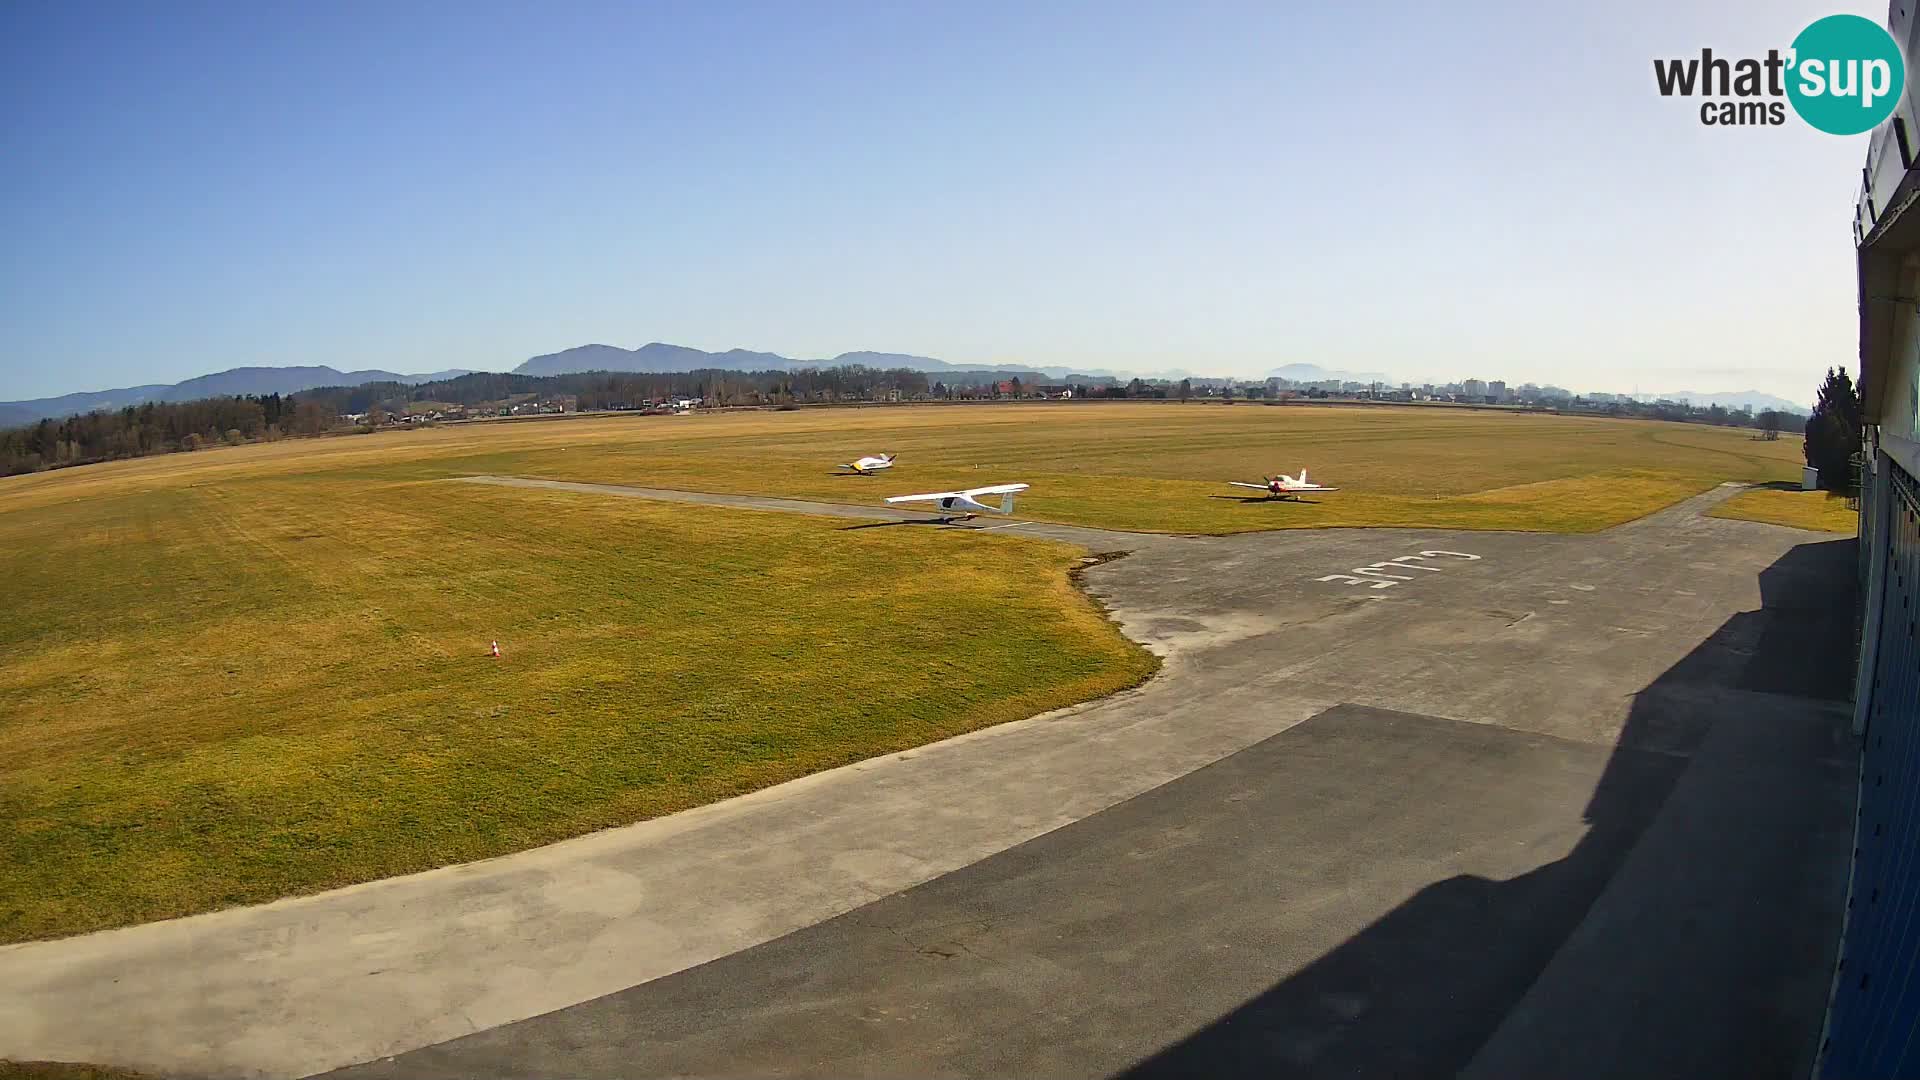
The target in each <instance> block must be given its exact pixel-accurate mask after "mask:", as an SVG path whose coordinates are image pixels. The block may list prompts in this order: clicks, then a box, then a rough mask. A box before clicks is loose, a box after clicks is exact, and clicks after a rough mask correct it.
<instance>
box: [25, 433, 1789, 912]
mask: <svg viewBox="0 0 1920 1080" xmlns="http://www.w3.org/2000/svg"><path fill="white" fill-rule="evenodd" d="M880 450H888V451H895V452H898V453H899V454H900V455H901V457H900V461H901V465H900V467H899V468H897V469H895V470H893V471H891V472H889V473H886V474H882V475H881V476H877V477H847V476H838V475H835V473H836V471H837V470H836V469H835V468H834V466H835V465H836V464H838V463H839V462H843V461H848V460H852V458H853V457H855V456H858V455H859V454H862V453H869V452H875V451H880ZM1798 455H1799V447H1798V444H1797V443H1795V442H1792V441H1788V440H1782V441H1781V442H1777V443H1763V442H1759V441H1757V440H1753V439H1750V438H1748V437H1747V436H1745V435H1744V434H1743V433H1739V432H1734V431H1726V430H1714V429H1707V428H1695V427H1686V426H1677V425H1669V424H1654V423H1642V422H1622V421H1609V420H1580V419H1568V418H1559V417H1543V416H1521V415H1512V414H1502V413H1475V412H1449V411H1440V410H1392V409H1341V408H1302V407H1287V408H1263V407H1255V406H1246V405H1240V406H1234V407H1230V408H1223V407H1217V406H1213V407H1208V406H1199V405H1189V406H1180V405H1129V404H1119V405H1090V404H1072V405H1063V406H1062V405H1050V406H1012V407H966V408H918V409H874V410H817V411H811V412H806V411H802V412H790V413H756V414H742V415H722V416H692V417H637V416H634V417H615V418H603V419H583V420H564V421H548V422H534V423H504V424H501V423H496V424H480V425H462V426H445V427H440V428H435V429H430V430H419V431H395V432H382V433H379V434H375V435H367V436H348V437H339V438H330V439H321V440H298V441H288V442H283V443H277V444H271V445H259V446H248V447H236V448H223V449H216V450H209V451H203V452H199V453H194V454H190V455H176V456H172V457H165V458H149V459H143V460H138V461H128V462H118V463H113V464H109V465H103V466H91V467H86V468H80V469H71V470H62V471H58V472H52V473H45V474H40V475H35V476H25V477H14V478H9V479H6V480H0V580H4V581H5V582H6V583H7V593H6V597H7V603H6V605H5V607H4V609H0V941H13V940H21V939H25V938H32V937H43V936H49V935H57V934H65V933H72V932H76V931H81V930H89V929H95V928H100V927H106V926H114V925H120V924H123V923H127V922H131V921H138V920H143V919H151V918H158V917H163V916H168V915H176V914H182V913H186V912H191V911H200V910H206V909H208V908H213V907H218V906H221V905H225V904H234V903H245V902H251V901H256V900H264V899H269V898H272V897H276V896H281V895H286V894H289V893H297V892H303V891H309V890H313V889H319V888H325V887H328V886H332V885H339V884H345V883H348V882H353V881H361V880H366V879H369V878H373V877H379V876H385V875H389V874H395V873H401V872H405V871H409V870H415V869H421V868H424V867H429V866H434V865H439V864H443V863H446V862H451V861H458V860H462V859H471V858H478V857H483V856H487V855H494V854H499V853H502V852H506V851H512V850H516V849H519V848H524V847H527V846H530V845H534V844H539V843H542V842H545V841H548V840H552V839H556V838H559V837H562V836H566V835H571V834H575V833H578V832H581V831H584V830H588V829H593V828H598V827H601V826H606V825H614V824H619V823H623V822H629V821H633V820H636V819H639V818H643V817H646V816H649V815H653V814H659V813H664V812H667V811H671V810H674V809H678V808H680V807H684V806H688V805H692V804H695V803H699V802H703V801H708V800H712V799H716V798H721V797H724V796H726V795H729V794H733V793H736V792H740V791H744V790H748V789H750V788H754V787H758V786H763V785H766V784H770V783H775V782H778V781H780V780H783V779H786V778H789V777H793V776H797V775H801V774H803V773H806V772H810V771H814V770H817V769H821V768H826V767H830V766H833V765H837V764H841V763H844V762H847V761H852V760H857V759H859V758H861V757H865V756H868V755H871V754H876V753H882V752H886V751H889V750H893V749H898V748H902V747H906V746H912V745H916V744H919V743H923V742H926V741H929V740H931V739H937V738H940V737H943V736H945V735H950V734H953V733H956V732H959V731H965V730H968V729H971V728H975V727H979V726H981V725H985V724H991V723H997V722H1000V721H1004V720H1007V719H1011V718H1014V717H1018V716H1025V715H1030V714H1032V713H1034V712H1037V711H1040V710H1043V709H1046V708H1049V707H1052V706H1055V705H1061V704H1065V703H1068V702H1071V701H1077V700H1083V699H1085V698H1088V697H1091V696H1096V695H1099V694H1102V693H1105V692H1108V691H1111V690H1113V689H1116V688H1118V687H1121V686H1125V685H1129V684H1131V683H1133V682H1136V681H1138V680H1139V679H1140V678H1142V677H1143V676H1144V675H1145V673H1146V672H1147V671H1148V670H1150V668H1151V665H1152V660H1151V658H1150V657H1148V656H1146V654H1144V653H1143V652H1141V651H1140V650H1138V649H1137V648H1135V647H1133V646H1132V645H1130V644H1128V643H1127V642H1125V641H1124V640H1123V639H1122V638H1121V637H1120V636H1119V635H1118V633H1117V632H1116V631H1115V630H1114V629H1113V627H1112V626H1111V625H1109V624H1108V623H1107V622H1106V621H1105V620H1104V619H1103V618H1102V617H1101V616H1100V615H1099V614H1098V612H1097V611H1095V610H1094V608H1093V607H1092V605H1091V604H1090V603H1089V602H1088V601H1087V600H1086V599H1085V598H1084V597H1083V596H1081V595H1080V594H1079V593H1078V592H1077V591H1075V590H1073V589H1072V588H1071V586H1070V585H1069V584H1068V581H1067V578H1066V570H1067V567H1068V566H1069V565H1070V564H1071V560H1072V558H1073V555H1074V552H1073V551H1072V550H1071V549H1068V548H1065V547H1063V546H1058V545H1049V544H1040V543H1035V542H1031V541H1023V540H1019V539H1016V538H1013V537H1009V536H1005V535H1003V534H995V535H991V536H983V535H979V534H973V533H955V532H945V531H931V530H925V531H923V530H899V529H877V530H848V529H846V528H845V523H844V522H839V521H829V520H825V519H813V518H804V517H786V516H782V515H770V514H754V515H743V514H738V513H735V512H732V511H728V510H724V509H715V508H703V507H692V506H684V505H675V504H651V503H646V502H642V501H634V500H623V499H593V498H584V497H580V496H574V495H563V494H555V493H550V492H538V491H527V490H519V489H504V488H481V487H475V486H471V485H464V484H453V483H447V482H445V481H446V480H447V479H448V478H452V477H457V476H463V475H470V474H474V473H496V474H506V475H520V476H537V477H550V478H555V479H567V480H583V481H600V482H611V483H622V484H636V485H653V486H664V487H684V488H694V489H704V490H712V491H730V492H748V493H772V494H779V495H790V496H800V497H813V498H825V499H831V500H835V501H841V502H851V503H875V502H878V501H879V500H880V499H881V498H882V497H883V496H885V495H888V494H896V493H900V492H904V491H925V490H936V489H939V488H942V487H950V486H970V485H974V484H981V483H989V482H996V481H1004V480H1015V479H1017V480H1025V481H1027V482H1029V483H1031V484H1033V485H1034V491H1033V497H1032V498H1031V499H1029V500H1026V501H1023V502H1022V504H1021V511H1022V513H1023V515H1028V514H1030V515H1032V516H1037V517H1040V518H1043V519H1051V520H1061V521H1069V522H1077V523H1084V524H1091V525H1103V526H1107V527H1113V528H1123V529H1165V530H1176V531H1196V532H1202V531H1204V532H1232V531H1240V530H1246V529H1256V528H1271V527H1276V526H1287V527H1295V526H1316V525H1379V524H1400V525H1448V526H1458V527H1465V528H1488V529H1511V528H1530V529H1551V530H1561V531H1580V530H1585V529H1593V528H1600V527H1604V526H1606V525H1610V524H1614V523H1616V522H1619V521H1624V520H1628V519H1630V518H1633V517H1637V516H1639V515H1641V514H1645V513H1647V512H1650V511H1652V510H1655V509H1658V508H1659V507H1660V506H1664V505H1667V504H1669V503H1671V502H1673V501H1675V500H1677V499H1679V498H1682V497H1684V496H1686V495H1688V494H1691V493H1692V492H1695V491H1698V490H1702V489H1704V488H1706V487H1708V486H1711V485H1712V484H1714V483H1718V482H1720V481H1721V480H1725V479H1746V480H1771V479H1781V478H1784V477H1786V476H1790V475H1793V474H1794V472H1795V471H1796V470H1797V464H1796V462H1797V459H1798ZM1302 465H1306V466H1309V467H1310V468H1311V469H1312V470H1313V475H1314V477H1315V478H1316V479H1319V480H1321V481H1323V482H1326V483H1332V484H1338V485H1340V486H1341V487H1342V488H1343V489H1344V490H1342V491H1341V492H1340V493H1338V494H1335V495H1330V496H1325V497H1323V498H1321V499H1319V500H1318V501H1317V502H1310V503H1303V504H1292V503H1266V502H1259V501H1255V502H1245V501H1242V500H1241V499H1239V498H1238V497H1236V495H1237V492H1238V489H1233V488H1228V487H1226V486H1225V483H1224V482H1225V481H1226V480H1229V479H1248V478H1253V477H1257V476H1258V475H1260V474H1261V473H1271V472H1275V471H1279V470H1282V469H1284V470H1286V471H1289V472H1291V471H1296V470H1298V469H1299V468H1300V467H1301V466H1302ZM495 638H498V639H499V640H500V641H501V642H502V644H503V646H504V647H505V649H506V651H507V657H506V659H505V660H504V661H502V662H499V663H495V662H493V661H491V660H488V659H486V658H485V656H484V654H483V650H484V648H485V645H486V643H487V642H488V641H490V640H492V639H495Z"/></svg>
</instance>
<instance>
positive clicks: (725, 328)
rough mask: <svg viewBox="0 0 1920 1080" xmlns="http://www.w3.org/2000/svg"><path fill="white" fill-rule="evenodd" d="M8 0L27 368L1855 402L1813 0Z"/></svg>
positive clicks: (1853, 165) (1844, 179) (20, 325)
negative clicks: (855, 374) (653, 352)
mask: <svg viewBox="0 0 1920 1080" xmlns="http://www.w3.org/2000/svg"><path fill="white" fill-rule="evenodd" d="M1290 7H1291V5H1284V4H1272V3H1255V4H1215V3H1180V4H1173V3H1168V4H1153V5H1135V4H1124V3H1100V4H1091V3H1089V4H1071V5H1070V4H1011V3H1010V4H983V3H967V4H958V3H954V4H942V5H935V4H898V5H883V4H878V3H814V4H801V3H768V4H715V3H661V4H643V3H620V4H605V5H599V4H587V3H562V4H553V5H533V4H486V3H461V4H431V3H402V4H376V3H356V2H348V3H338V4H326V5H320V4H309V5H290V4H251V5H242V4H239V3H229V4H199V5H194V4H185V3H178V4H146V3H140V4H125V5H122V4H105V3H85V2H79V3H47V2H37V0H20V2H16V3H12V4H7V5H4V6H0V102H4V107H0V147H5V154H4V161H5V163H4V165H0V228H4V235H5V236H6V245H5V249H4V250H5V257H4V258H0V399H17V398H27V397H38V396H45V395H52V394H58V393H65V392H68V391H73V390H83V389H102V388H106V387H111V386H124V385H132V384H139V383H148V382H172V381H176V380H179V379H182V378H186V377H189V376H192V375H197V374H203V373H205V372H209V371H215V370H220V369H223V368H228V367H234V366H239V365H243V364H271V365H287V364H330V365H332V366H334V367H338V368H342V369H351V368H369V367H378V368H386V369H389V370H399V371H428V370H434V369H439V368H445V367H471V368H486V369H494V370H504V369H507V368H511V367H512V366H513V365H515V364H517V363H519V362H520V361H521V360H523V359H525V358H526V357H528V356H529V355H533V354H535V353H542V352H550V351H554V350H557V349H561V348H565V347H568V346H571V345H578V344H584V343H587V342H607V343H610V344H616V345H622V346H628V347H632V346H637V345H640V344H643V343H645V342H647V341H653V340H660V341H669V342H674V343H676V344H684V345H693V346H697V347H701V348H708V349H725V348H732V347H745V348H752V349H765V350H770V351H775V352H781V353H785V354H787V355H791V356H806V357H812V356H831V355H833V354H836V353H839V352H843V351H847V350H854V349H881V350H890V351H901V352H914V353H920V354H924V355H930V356H937V357H941V358H945V359H949V360H954V361H965V362H974V361H978V362H995V363H999V362H1022V363H1031V364H1034V365H1043V364H1046V365H1051V364H1064V365H1070V366H1081V367H1110V368H1120V369H1136V370H1141V369H1156V368H1170V367H1180V368H1187V369H1191V370H1195V371H1202V372H1208V373H1221V374H1235V375H1255V374H1259V373H1262V372H1264V371H1265V370H1266V369H1268V368H1270V367H1274V366H1277V365H1280V364H1284V363H1295V362H1310V363H1319V364H1322V365H1325V366H1329V367H1342V368H1349V369H1365V370H1383V371H1387V372H1390V373H1392V374H1394V375H1396V376H1399V377H1404V378H1410V379H1416V380H1425V379H1453V378H1463V377H1467V376H1478V377H1481V378H1499V377H1504V378H1506V379H1508V380H1509V381H1511V382H1515V383H1518V382H1521V381H1527V380H1532V381H1540V382H1555V383H1559V384H1561V385H1565V386H1571V387H1574V388H1576V389H1605V390H1631V389H1634V388H1636V387H1638V388H1639V389H1641V390H1645V391H1654V390H1679V389H1694V390H1737V389H1746V388H1750V387H1753V388H1758V389H1761V390H1766V391H1770V392H1774V393H1779V394H1782V395H1785V396H1788V397H1791V398H1793V399H1795V400H1802V399H1810V398H1811V397H1812V393H1813V389H1814V387H1815V385H1816V383H1817V380H1818V376H1819V374H1820V373H1821V372H1822V371H1823V370H1824V369H1825V368H1826V366H1827V365H1829V364H1848V365H1849V366H1851V364H1852V362H1853V355H1854V332H1855V330H1854V327H1855V322H1854V305H1855V299H1854V284H1853V258H1852V248H1851V235H1850V233H1849V223H1850V220H1851V213H1852V205H1853V198H1854V194H1855V191H1856V190H1857V188H1858V184H1859V172H1860V166H1861V164H1862V162H1863V159H1864V156H1865V151H1866V136H1855V137H1851V138H1837V137H1833V136H1828V135H1823V134H1820V133H1818V132H1816V131H1814V130H1813V129H1811V128H1810V127H1808V126H1807V125H1805V124H1803V123H1801V122H1800V121H1799V120H1798V119H1797V118H1793V117H1792V116H1791V115H1790V116H1789V122H1788V124H1787V125H1785V126H1783V127H1755V128H1734V129H1716V128H1709V127H1703V126H1702V125H1701V124H1700V123H1699V121H1698V118H1697V103H1690V102H1686V101H1681V100H1677V99H1667V100H1663V99H1661V98H1660V97H1659V96H1658V94H1657V93H1656V92H1655V90H1654V85H1653V74H1652V60H1653V59H1654V58H1655V57H1674V56H1686V55H1689V54H1692V55H1697V54H1698V52H1699V50H1700V48H1701V47H1702V46H1711V47H1713V48H1714V50H1715V51H1716V53H1723V54H1727V55H1734V56H1739V55H1754V54H1762V53H1764V52H1765V50H1766V49H1767V48H1768V47H1769V46H1774V47H1779V48H1783V49H1784V48H1785V47H1786V46H1787V45H1788V43H1789V42H1791V40H1792V38H1793V36H1794V35H1795V34H1796V33H1798V31H1799V30H1800V29H1801V28H1802V27H1803V26H1805V25H1806V24H1807V23H1808V22H1811V21H1812V20H1813V19H1814V18H1817V17H1819V16H1821V15H1826V14H1831V13H1833V12H1835V11H1855V12H1857V13H1860V14H1864V15H1867V16H1868V17H1870V18H1874V19H1876V20H1877V21H1884V19H1885V15H1886V12H1885V8H1884V7H1883V6H1882V7H1873V6H1847V5H1838V6H1836V5H1833V4H1808V3H1795V2H1788V0H1727V2H1717V0H1716V2H1711V3H1696V4H1685V3H1678V2H1664V3H1663V2H1657V0H1629V2H1625V3H1617V4H1610V5H1561V4H1539V3H1484V4H1474V3H1460V4H1444V5H1441V4H1432V5H1420V4H1410V5H1375V4H1366V5H1361V4H1348V5H1326V7H1328V8H1330V9H1332V10H1325V11H1319V12H1304V13H1303V12H1295V11H1292V10H1289V8H1290Z"/></svg>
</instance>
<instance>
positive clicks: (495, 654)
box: [489, 641, 500, 660]
mask: <svg viewBox="0 0 1920 1080" xmlns="http://www.w3.org/2000/svg"><path fill="white" fill-rule="evenodd" d="M489 651H490V652H491V653H492V655H493V658H494V659H495V660H498V659H500V643H499V642H497V641H496V642H494V643H493V648H492V649H491V650H489Z"/></svg>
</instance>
